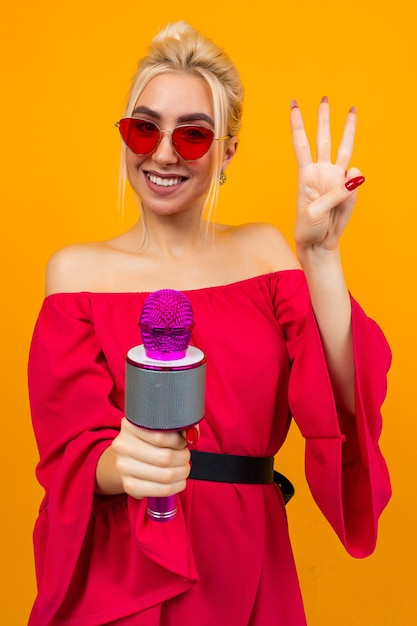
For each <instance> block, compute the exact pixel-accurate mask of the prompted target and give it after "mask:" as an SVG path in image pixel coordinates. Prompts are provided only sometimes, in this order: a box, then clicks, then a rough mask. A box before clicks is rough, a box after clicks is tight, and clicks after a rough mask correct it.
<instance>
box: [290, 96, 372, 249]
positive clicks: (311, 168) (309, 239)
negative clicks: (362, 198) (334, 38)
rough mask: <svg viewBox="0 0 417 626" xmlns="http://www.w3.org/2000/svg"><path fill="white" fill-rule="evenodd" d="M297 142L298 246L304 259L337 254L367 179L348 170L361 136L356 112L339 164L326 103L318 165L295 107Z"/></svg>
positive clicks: (344, 138) (321, 108) (351, 114)
mask: <svg viewBox="0 0 417 626" xmlns="http://www.w3.org/2000/svg"><path fill="white" fill-rule="evenodd" d="M290 121H291V130H292V141H293V146H294V152H295V157H296V160H297V165H298V194H297V220H296V225H295V233H294V234H295V242H296V246H297V250H298V251H299V253H300V252H301V253H303V252H304V251H306V250H308V249H317V248H320V249H322V250H335V249H336V248H337V246H338V242H339V239H340V236H341V235H342V233H343V231H344V229H345V227H346V224H347V222H348V221H349V218H350V215H351V213H352V210H353V207H354V204H355V201H356V192H355V191H354V190H355V189H356V187H358V186H359V185H361V184H362V183H363V182H364V180H365V179H364V177H363V176H362V175H361V173H360V171H359V170H358V169H356V168H350V169H348V168H349V163H350V160H351V157H352V151H353V143H354V138H355V130H356V111H355V109H354V107H352V108H351V109H350V110H349V113H348V115H347V118H346V123H345V127H344V131H343V136H342V140H341V142H340V145H339V148H338V151H337V156H336V162H335V163H332V162H331V133H330V108H329V104H328V101H327V98H326V97H324V98H322V100H321V102H320V106H319V110H318V126H317V137H316V150H317V160H316V161H313V158H312V154H311V149H310V144H309V141H308V138H307V135H306V132H305V129H304V123H303V118H302V115H301V111H300V109H299V108H298V105H297V103H296V102H295V101H293V102H292V103H291V112H290Z"/></svg>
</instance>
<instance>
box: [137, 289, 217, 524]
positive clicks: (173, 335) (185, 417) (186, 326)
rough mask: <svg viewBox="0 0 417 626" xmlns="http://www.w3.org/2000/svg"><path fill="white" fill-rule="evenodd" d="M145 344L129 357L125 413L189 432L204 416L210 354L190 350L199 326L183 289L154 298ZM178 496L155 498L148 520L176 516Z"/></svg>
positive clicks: (140, 422) (144, 320) (148, 424)
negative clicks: (208, 355)
mask: <svg viewBox="0 0 417 626" xmlns="http://www.w3.org/2000/svg"><path fill="white" fill-rule="evenodd" d="M139 326H140V329H141V334H142V340H143V345H139V346H134V347H133V348H131V349H130V350H129V351H128V353H127V355H126V386H125V415H126V418H127V419H128V420H129V421H130V422H132V423H133V424H136V425H137V426H141V427H143V428H149V429H151V430H176V431H179V430H184V429H186V428H188V427H189V426H193V425H194V424H196V423H197V422H199V421H200V420H202V419H203V417H204V395H205V378H206V357H205V354H204V353H203V352H202V351H201V350H200V349H199V348H196V347H195V346H189V345H188V344H189V342H190V339H191V332H192V329H193V327H194V315H193V310H192V306H191V302H190V301H189V299H188V298H187V296H185V295H184V294H183V293H181V292H180V291H176V290H174V289H161V290H159V291H155V292H154V293H152V294H150V295H149V296H148V297H147V298H146V300H145V302H144V305H143V309H142V313H141V316H140V318H139ZM176 512H177V495H176V494H175V495H173V496H168V497H164V498H157V497H149V498H148V502H147V514H148V517H149V518H151V519H154V520H158V521H165V520H169V519H172V518H174V517H175V515H176Z"/></svg>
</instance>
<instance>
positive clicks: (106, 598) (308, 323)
mask: <svg viewBox="0 0 417 626" xmlns="http://www.w3.org/2000/svg"><path fill="white" fill-rule="evenodd" d="M185 293H186V295H187V296H188V297H189V299H190V301H191V303H192V306H193V310H194V317H195V321H196V325H195V328H194V331H193V337H192V341H191V344H192V345H196V346H198V347H199V348H201V350H203V351H204V352H205V354H206V356H207V387H206V414H205V418H204V420H203V421H202V422H201V437H200V440H199V442H198V444H197V448H198V449H199V450H205V451H211V452H223V453H229V454H237V455H248V456H268V455H274V454H276V453H277V451H278V450H279V449H280V447H281V446H282V444H283V442H284V440H285V437H286V433H287V430H288V427H289V423H290V419H291V415H292V416H294V418H295V420H296V422H297V424H298V426H299V428H300V430H301V432H302V434H303V436H304V437H305V439H306V475H307V478H308V482H309V485H310V488H311V491H312V493H313V496H314V498H315V500H316V502H317V504H318V506H319V507H320V509H321V510H322V512H323V514H324V515H325V516H326V518H327V519H328V521H329V522H330V524H331V525H332V526H333V528H334V530H335V532H336V533H337V535H338V536H339V538H340V540H341V541H342V542H343V544H344V545H345V546H346V549H347V550H348V552H349V553H350V554H351V555H353V556H355V557H363V556H366V555H368V554H370V553H371V552H372V551H373V549H374V547H375V542H376V535H377V523H378V518H379V515H380V514H381V512H382V510H383V509H384V507H385V506H386V504H387V502H388V500H389V497H390V482H389V477H388V472H387V468H386V465H385V462H384V460H383V457H382V455H381V453H380V450H379V447H378V439H379V435H380V431H381V414H380V407H381V404H382V402H383V400H384V397H385V393H386V373H387V370H388V368H389V365H390V359H391V354H390V350H389V348H388V346H387V343H386V341H385V338H384V336H383V334H382V332H381V331H380V329H379V328H378V326H377V325H376V324H375V323H374V322H373V321H372V320H370V319H369V318H367V317H366V315H365V314H364V312H363V311H362V309H361V308H360V307H359V305H358V304H357V303H356V302H355V301H353V300H352V307H353V339H354V353H355V365H356V406H357V411H356V418H352V417H350V418H347V417H345V416H342V415H338V414H337V411H336V407H335V404H334V399H333V394H332V389H331V385H330V381H329V377H328V373H327V368H326V363H325V358H324V354H323V349H322V345H321V341H320V336H319V332H318V329H317V325H316V322H315V318H314V315H313V312H312V309H311V304H310V300H309V295H308V290H307V286H306V282H305V278H304V275H303V273H302V272H301V271H300V270H291V271H283V272H277V273H272V274H268V275H263V276H260V277H255V278H250V279H248V280H243V281H240V282H236V283H233V284H230V285H225V286H217V287H209V288H205V289H198V290H192V291H186V292H185ZM147 295H148V294H146V293H69V294H66V293H64V294H56V295H52V296H49V297H47V298H46V299H45V301H44V303H43V306H42V310H41V312H40V315H39V319H38V322H37V324H36V328H35V331H34V336H33V341H32V346H31V352H30V360H29V387H30V398H31V406H32V415H33V424H34V430H35V434H36V438H37V442H38V446H39V451H40V462H39V465H38V467H37V477H38V479H39V482H40V483H41V485H43V487H44V488H45V493H46V495H45V499H44V501H43V503H42V505H41V508H40V513H39V517H38V520H37V522H36V526H35V531H34V546H35V560H36V573H37V583H38V596H37V599H36V601H35V605H34V608H33V611H32V615H31V618H30V622H29V624H30V625H31V626H35V625H41V626H50V625H58V624H62V625H65V626H67V625H68V626H69V625H79V626H81V625H82V626H93V625H96V626H98V625H103V624H107V623H109V622H113V621H114V622H115V624H117V625H119V624H120V625H122V624H123V625H126V626H127V625H129V626H130V625H137V626H142V625H146V626H178V625H179V624H181V625H182V626H193V625H194V624H195V625H198V626H205V625H207V626H223V625H226V624H227V625H229V626H265V624H271V626H274V625H277V626H278V625H279V626H304V625H305V617H304V611H303V605H302V600H301V596H300V591H299V585H298V580H297V574H296V570H295V566H294V561H293V556H292V551H291V546H290V542H289V536H288V528H287V520H286V515H285V508H284V504H283V499H282V496H281V493H280V491H279V489H278V487H277V486H276V485H236V484H224V483H214V482H205V481H195V480H189V481H187V488H186V490H185V491H184V492H183V493H182V494H181V496H180V506H179V513H178V515H177V518H176V519H175V520H173V521H170V522H165V523H158V522H154V521H149V520H148V519H147V517H146V514H145V508H146V501H145V500H134V499H133V498H130V497H128V496H126V495H124V494H123V495H118V496H100V495H97V494H95V493H94V484H95V467H96V463H97V459H98V457H99V456H100V454H101V453H102V451H103V450H104V449H105V448H106V446H108V445H109V443H110V442H111V440H112V439H113V438H114V437H115V435H116V434H117V430H118V428H119V425H120V420H121V418H122V416H123V404H124V367H125V355H126V352H127V350H128V349H129V348H131V347H132V346H134V345H137V344H140V343H142V341H141V337H140V331H139V327H138V323H137V322H138V317H139V315H140V312H141V309H142V305H143V302H144V300H145V298H146V296H147Z"/></svg>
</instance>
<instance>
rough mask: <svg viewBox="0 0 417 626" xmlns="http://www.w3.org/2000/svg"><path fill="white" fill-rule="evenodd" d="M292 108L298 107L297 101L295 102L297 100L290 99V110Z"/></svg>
mask: <svg viewBox="0 0 417 626" xmlns="http://www.w3.org/2000/svg"><path fill="white" fill-rule="evenodd" d="M293 109H298V103H297V100H291V103H290V110H291V111H292V110H293Z"/></svg>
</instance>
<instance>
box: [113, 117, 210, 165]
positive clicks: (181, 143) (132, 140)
mask: <svg viewBox="0 0 417 626" xmlns="http://www.w3.org/2000/svg"><path fill="white" fill-rule="evenodd" d="M119 131H120V134H121V136H122V139H123V141H124V142H125V144H126V145H127V147H128V148H129V149H130V150H132V152H134V153H135V154H138V155H140V156H144V155H146V154H149V153H150V152H152V151H153V150H155V148H156V147H157V145H158V142H159V138H160V131H159V128H158V126H157V125H156V124H154V123H153V122H149V121H147V120H142V119H138V118H134V117H125V118H123V119H121V120H120V122H119ZM213 139H214V133H213V131H212V130H211V129H210V128H204V126H191V125H188V126H178V127H177V128H175V129H174V131H173V132H172V143H173V146H174V148H175V150H176V152H177V153H178V154H179V156H180V157H181V158H182V159H184V160H185V161H196V160H197V159H201V157H202V156H204V155H205V154H206V152H207V151H208V149H209V148H210V146H211V144H212V143H213Z"/></svg>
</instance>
